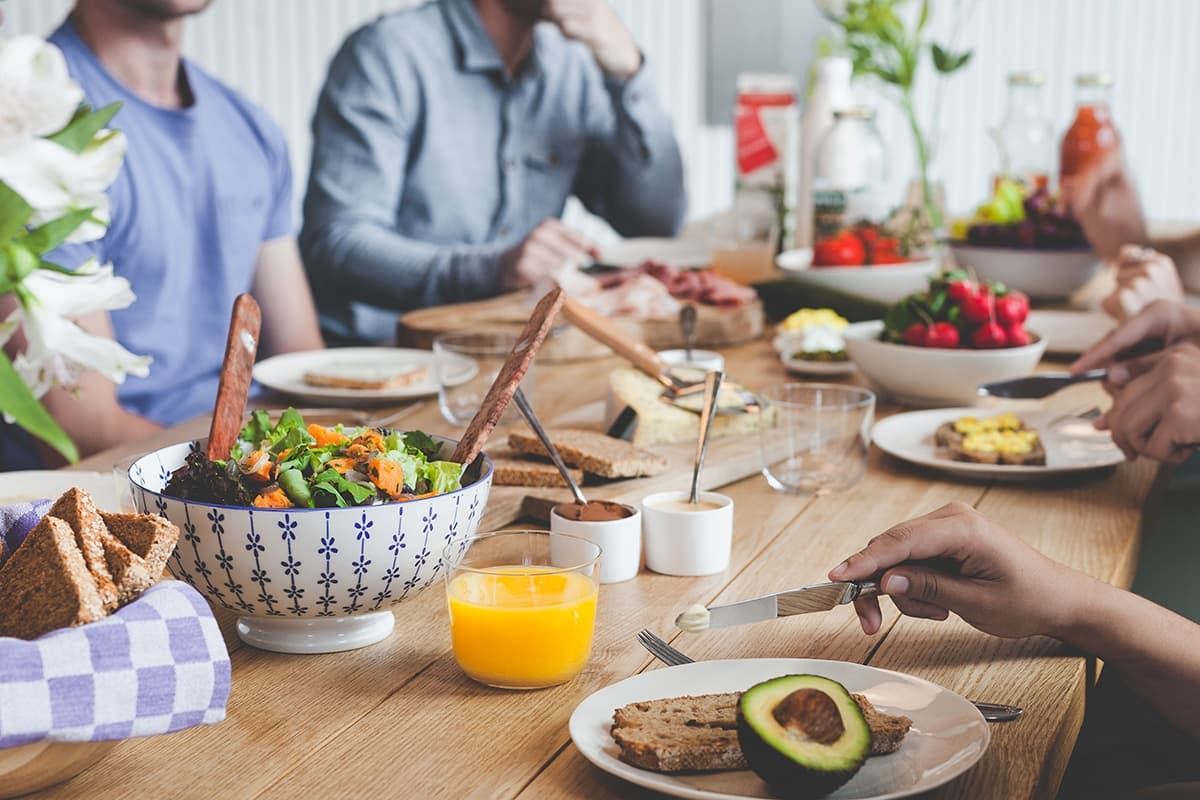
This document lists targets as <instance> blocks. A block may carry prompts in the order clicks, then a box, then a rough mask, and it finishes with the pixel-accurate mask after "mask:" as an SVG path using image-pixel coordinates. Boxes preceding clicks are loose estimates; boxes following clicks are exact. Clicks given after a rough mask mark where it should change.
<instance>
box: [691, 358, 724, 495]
mask: <svg viewBox="0 0 1200 800" xmlns="http://www.w3.org/2000/svg"><path fill="white" fill-rule="evenodd" d="M724 377H725V375H724V374H723V373H720V372H716V371H715V370H713V371H710V372H708V373H707V374H706V375H705V376H704V407H703V408H701V409H700V435H699V436H698V437H696V463H695V465H694V466H693V467H692V493H691V495H690V496H689V497H688V502H689V503H691V504H692V505H694V506H695V505H699V504H700V469H701V468H702V467H703V466H704V454H705V452H707V451H708V434H709V432H710V431H711V430H712V418H713V411H714V410H715V409H716V407H717V393H718V392H719V391H721V379H722V378H724Z"/></svg>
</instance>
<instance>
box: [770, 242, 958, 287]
mask: <svg viewBox="0 0 1200 800" xmlns="http://www.w3.org/2000/svg"><path fill="white" fill-rule="evenodd" d="M776 264H777V265H778V266H779V268H780V269H782V270H784V271H785V272H789V273H791V274H792V275H793V276H794V277H795V279H796V280H797V281H800V282H802V283H805V284H808V285H810V286H817V287H821V288H825V289H830V290H832V291H836V292H840V293H842V294H847V295H852V296H855V297H861V298H864V299H866V300H873V301H876V302H879V303H895V302H897V301H899V300H900V299H902V298H904V297H906V296H907V295H909V294H912V293H913V292H916V291H919V290H920V289H921V288H922V287H924V286H925V283H926V280H927V279H928V277H929V275H930V274H931V273H933V271H934V268H935V266H936V264H935V262H934V260H933V259H931V258H929V257H927V255H926V254H924V253H920V252H917V251H916V250H915V249H914V248H913V247H912V246H910V244H909V243H908V242H907V241H906V240H905V239H904V238H902V237H899V236H896V235H893V234H892V233H891V232H889V231H888V230H887V229H886V228H884V227H882V226H880V225H875V224H870V223H860V224H858V225H853V226H850V227H847V228H842V229H840V230H837V231H835V232H831V233H829V234H827V235H824V236H818V238H817V240H816V242H815V243H814V245H813V247H812V248H802V249H797V250H787V251H784V252H782V253H780V254H779V256H778V258H777V259H776Z"/></svg>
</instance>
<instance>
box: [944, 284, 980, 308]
mask: <svg viewBox="0 0 1200 800" xmlns="http://www.w3.org/2000/svg"><path fill="white" fill-rule="evenodd" d="M978 291H979V288H978V287H977V286H976V285H975V284H973V283H971V281H953V282H952V283H951V284H950V288H948V289H947V290H946V295H947V296H948V297H949V298H950V299H951V300H953V301H954V302H956V303H961V302H963V301H964V300H966V299H967V298H968V297H974V296H975V295H976V294H977V293H978Z"/></svg>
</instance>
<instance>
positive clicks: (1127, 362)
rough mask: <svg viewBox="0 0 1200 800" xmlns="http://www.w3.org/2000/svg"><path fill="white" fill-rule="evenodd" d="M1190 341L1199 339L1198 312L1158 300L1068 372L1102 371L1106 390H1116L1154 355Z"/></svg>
mask: <svg viewBox="0 0 1200 800" xmlns="http://www.w3.org/2000/svg"><path fill="white" fill-rule="evenodd" d="M1192 339H1200V310H1196V309H1193V308H1190V307H1188V306H1186V305H1184V304H1183V303H1175V302H1171V301H1169V300H1158V301H1155V302H1153V303H1151V304H1150V305H1148V306H1146V307H1145V308H1144V309H1142V310H1141V311H1140V312H1138V313H1137V314H1136V315H1135V316H1133V317H1130V318H1129V319H1128V320H1126V321H1125V322H1123V323H1121V324H1120V325H1118V326H1117V327H1116V328H1114V329H1113V330H1112V331H1111V332H1109V334H1108V335H1107V336H1105V337H1104V338H1103V339H1101V340H1100V341H1099V342H1097V343H1096V344H1094V345H1092V347H1091V349H1089V350H1088V351H1087V352H1086V353H1084V354H1083V355H1081V356H1080V357H1079V358H1078V359H1077V360H1076V361H1075V363H1074V364H1072V365H1071V372H1072V373H1073V374H1076V375H1077V374H1079V373H1080V372H1087V371H1088V370H1090V369H1099V368H1101V367H1104V368H1107V369H1108V383H1109V387H1110V388H1120V387H1122V386H1124V385H1125V384H1127V383H1128V382H1129V381H1130V380H1131V379H1132V378H1134V377H1136V376H1137V375H1140V374H1141V373H1143V372H1145V371H1146V370H1147V369H1149V368H1150V367H1151V366H1152V365H1153V362H1154V360H1155V359H1154V357H1153V354H1154V353H1156V352H1158V351H1161V350H1162V349H1163V348H1164V347H1170V346H1171V345H1173V344H1176V343H1179V342H1182V341H1186V340H1192ZM1147 354H1149V355H1147ZM1139 355H1140V356H1141V357H1140V358H1138V357H1137V356H1139Z"/></svg>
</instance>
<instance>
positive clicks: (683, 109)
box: [3, 0, 1200, 219]
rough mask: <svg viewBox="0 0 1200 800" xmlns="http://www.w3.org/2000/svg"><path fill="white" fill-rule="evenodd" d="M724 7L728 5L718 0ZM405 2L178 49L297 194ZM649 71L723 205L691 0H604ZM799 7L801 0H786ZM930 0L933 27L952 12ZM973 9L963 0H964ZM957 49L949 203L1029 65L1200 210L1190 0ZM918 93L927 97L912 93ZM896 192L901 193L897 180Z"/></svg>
mask: <svg viewBox="0 0 1200 800" xmlns="http://www.w3.org/2000/svg"><path fill="white" fill-rule="evenodd" d="M718 1H719V2H736V1H737V0H718ZM409 2H410V0H217V1H216V2H215V3H214V4H213V6H212V7H211V8H210V9H209V10H208V11H207V12H205V13H204V14H203V15H201V16H200V17H198V18H197V19H195V20H193V21H192V22H191V23H190V25H189V28H188V33H187V41H186V49H187V52H188V54H189V55H190V56H191V57H193V58H194V59H196V60H197V61H198V62H200V63H201V64H202V65H204V66H205V67H206V68H207V69H209V70H210V71H211V72H214V73H215V74H217V75H218V76H219V77H221V78H223V79H224V80H226V81H228V82H230V83H232V84H233V85H235V86H236V87H238V88H239V89H241V90H242V91H243V92H245V93H246V94H247V95H249V96H250V97H251V98H252V99H254V100H256V101H257V102H259V103H261V104H262V105H263V106H265V107H266V108H267V110H269V111H270V112H271V113H272V114H273V115H274V116H275V118H276V119H277V120H279V122H280V123H281V124H282V125H283V127H284V130H285V131H286V132H287V135H288V140H289V142H290V143H291V148H292V158H293V161H294V164H295V172H296V186H297V203H298V202H299V197H300V194H301V193H302V192H303V187H304V181H305V175H306V173H307V170H308V155H309V148H310V137H309V131H308V124H309V118H310V115H311V113H312V107H313V103H314V102H315V98H316V94H317V91H318V89H319V87H320V84H321V81H322V80H323V77H324V74H325V68H326V65H327V63H328V61H329V58H330V57H331V56H332V54H333V52H334V50H335V49H336V47H337V46H338V44H339V42H340V41H341V40H342V38H343V37H344V36H345V35H346V33H348V32H349V31H350V30H352V29H354V28H355V27H357V26H359V25H361V24H363V23H364V22H366V21H368V20H370V19H372V18H374V17H375V16H377V15H378V14H380V13H383V12H385V11H388V10H391V9H394V8H398V7H401V6H404V5H408V4H409ZM613 2H614V5H615V7H616V8H617V10H618V11H619V12H620V13H621V15H622V17H624V19H625V20H626V21H627V22H628V24H629V25H630V27H631V28H632V30H633V31H634V33H635V35H636V36H637V38H638V40H639V42H640V43H641V44H642V46H643V48H644V49H645V51H646V53H647V54H648V56H649V58H650V59H652V60H653V62H654V65H655V74H656V75H657V79H658V85H659V91H660V95H661V97H662V99H663V102H664V103H665V104H666V106H667V108H668V110H669V111H670V112H671V114H672V116H673V118H674V119H675V122H676V131H677V133H678V135H679V138H680V143H681V146H682V148H683V151H684V157H685V160H686V163H687V167H688V182H689V189H690V195H691V216H692V217H693V218H696V217H702V216H705V215H708V214H710V213H712V212H713V211H716V210H719V209H721V208H724V207H725V206H726V205H727V204H728V202H729V197H730V194H731V183H732V142H731V137H730V133H729V129H728V128H727V127H710V126H706V125H704V124H703V123H702V119H703V107H702V103H703V95H702V91H701V89H702V81H703V80H704V74H705V70H704V63H705V62H704V45H703V42H704V37H703V25H704V8H703V3H702V2H701V0H613ZM796 2H808V0H796ZM954 2H964V0H938V2H936V7H937V8H940V9H941V11H940V13H939V15H938V17H937V18H936V19H935V24H936V25H937V26H938V28H939V29H944V28H945V27H946V26H947V25H948V22H949V18H950V15H949V5H950V3H954ZM965 2H968V3H970V2H972V0H965ZM976 2H977V7H976V9H975V11H974V14H973V15H972V17H971V18H970V21H969V23H968V24H967V25H966V26H964V28H963V31H962V36H961V40H960V42H959V44H960V46H964V47H970V48H973V49H974V50H975V56H974V58H973V59H972V61H971V63H970V64H969V65H968V67H967V68H966V69H965V70H964V71H963V72H961V73H959V74H958V75H956V76H954V78H953V79H952V80H951V81H950V82H949V83H948V84H947V86H946V94H945V98H944V114H943V117H944V118H943V128H942V131H943V132H942V137H941V138H942V148H941V152H940V155H939V158H938V162H937V171H938V174H939V175H940V176H941V177H942V178H943V179H944V181H945V183H946V189H947V197H948V203H949V205H950V207H951V208H952V209H964V208H970V207H971V206H973V205H975V204H976V203H978V202H980V201H981V200H982V199H983V197H982V195H983V194H985V193H986V192H987V188H988V182H989V178H988V176H989V174H990V170H991V169H993V167H994V166H995V156H994V151H993V147H992V144H991V142H990V140H989V139H988V138H987V137H986V135H985V128H986V127H987V126H990V125H993V124H995V123H996V122H997V121H998V120H999V118H1000V116H1001V113H1002V110H1003V108H1002V106H1003V102H1004V91H1005V87H1004V76H1005V74H1006V73H1007V72H1009V71H1012V70H1016V69H1040V70H1042V71H1044V72H1045V73H1046V74H1047V76H1048V77H1049V81H1048V84H1047V87H1046V108H1047V109H1048V110H1050V111H1052V114H1053V119H1054V120H1055V122H1056V123H1057V124H1059V125H1060V127H1065V126H1066V124H1067V123H1068V122H1069V119H1070V116H1071V112H1072V108H1071V104H1072V78H1073V76H1074V75H1075V74H1076V73H1078V72H1083V71H1093V70H1101V69H1103V70H1107V71H1109V72H1111V73H1113V75H1114V76H1115V77H1116V80H1117V84H1116V92H1115V100H1114V113H1115V114H1116V117H1117V121H1118V124H1119V126H1120V128H1121V130H1122V132H1123V134H1124V136H1125V141H1126V145H1127V148H1128V151H1129V158H1130V161H1131V162H1132V164H1133V166H1134V169H1135V170H1136V172H1137V174H1138V178H1139V182H1140V184H1141V186H1142V189H1143V194H1144V203H1145V206H1146V210H1147V213H1148V214H1149V215H1150V216H1151V217H1153V218H1156V219H1200V190H1197V188H1196V187H1197V186H1198V185H1200V147H1198V146H1197V144H1196V141H1195V137H1196V134H1197V133H1198V132H1200V97H1197V96H1196V95H1197V91H1198V90H1197V89H1196V88H1195V78H1196V76H1197V75H1200V46H1197V45H1198V43H1200V1H1198V0H976ZM70 5H71V0H7V2H5V3H4V6H3V8H4V11H5V29H6V30H7V31H8V32H9V33H23V32H34V33H48V32H49V31H50V30H52V29H53V28H54V26H55V25H56V24H57V22H58V20H60V19H61V18H62V16H63V15H64V14H65V13H66V10H67V9H68V8H69V7H70ZM862 99H864V100H867V101H871V102H877V103H878V104H879V106H880V109H881V113H880V119H879V127H880V130H881V132H882V134H883V136H884V138H885V141H887V143H888V147H889V151H890V155H891V175H892V177H893V178H894V179H895V182H896V184H897V187H898V186H899V184H900V182H901V179H902V178H903V177H906V176H907V175H909V174H910V172H911V169H912V157H911V145H910V142H909V138H908V135H907V133H906V132H905V128H904V126H903V124H902V122H901V120H900V118H899V116H898V115H897V114H896V113H895V112H894V110H893V109H892V108H891V106H889V105H887V104H886V101H881V100H879V99H878V98H877V97H876V96H875V95H874V94H873V93H872V92H871V91H870V90H868V89H866V88H864V89H863V90H862ZM922 99H923V101H927V100H928V98H927V97H923V98H922ZM897 191H898V188H897Z"/></svg>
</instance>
